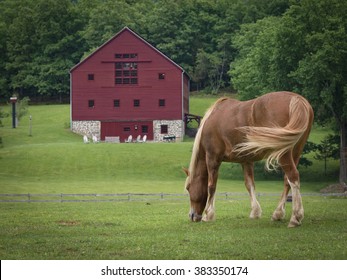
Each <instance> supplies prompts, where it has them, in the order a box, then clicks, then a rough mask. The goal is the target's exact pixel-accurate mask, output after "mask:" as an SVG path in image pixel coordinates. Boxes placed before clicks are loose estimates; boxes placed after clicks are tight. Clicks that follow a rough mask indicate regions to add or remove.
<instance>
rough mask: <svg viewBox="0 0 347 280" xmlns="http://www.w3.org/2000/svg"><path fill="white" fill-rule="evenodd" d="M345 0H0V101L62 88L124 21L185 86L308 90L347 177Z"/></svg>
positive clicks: (257, 91) (57, 93)
mask: <svg viewBox="0 0 347 280" xmlns="http://www.w3.org/2000/svg"><path fill="white" fill-rule="evenodd" d="M346 14H347V1H346V0H342V1H341V0H212V1H211V0H176V1H171V0H140V1H137V0H59V1H56V0H0V101H6V100H8V98H9V97H10V96H12V95H13V94H16V95H17V96H19V97H20V98H22V97H24V96H29V97H30V98H33V97H36V98H37V97H53V98H56V99H62V98H64V97H68V96H69V70H70V69H71V68H72V67H73V66H74V65H75V64H77V63H78V62H79V61H80V60H81V59H83V58H84V57H86V56H87V55H88V54H90V53H91V52H93V51H94V50H95V49H96V48H97V47H98V46H100V45H102V44H103V43H104V42H105V41H107V40H108V39H110V38H111V37H112V36H113V35H114V34H116V33H117V32H118V31H119V30H121V29H122V28H123V27H124V26H128V27H130V28H131V29H133V30H134V31H135V32H137V33H138V34H140V35H141V36H142V37H143V38H144V39H145V40H147V41H148V42H149V43H151V44H152V45H153V46H155V47H157V48H158V49H159V50H160V51H162V52H163V53H165V54H166V55H167V56H169V57H170V58H172V59H173V60H174V61H175V62H176V63H178V64H180V65H181V66H182V67H183V68H184V69H185V70H186V71H187V73H188V74H189V75H190V77H191V78H192V83H191V85H192V90H205V91H206V92H209V93H218V91H219V90H220V89H223V88H229V89H232V90H234V91H237V92H238V94H239V96H240V98H241V99H249V98H253V97H256V96H258V95H261V94H263V93H266V92H269V91H276V90H289V91H296V92H299V93H301V94H302V95H304V96H305V97H307V99H308V100H309V101H310V102H311V104H312V105H313V107H314V111H315V120H316V121H318V122H319V123H321V124H327V123H328V124H329V125H331V124H332V126H333V127H334V128H335V129H336V131H337V132H338V134H339V136H340V159H341V165H340V166H341V168H340V182H345V181H346V180H347V171H346V166H347V63H345V62H346V61H347V40H346V38H347V36H346V35H347V34H346V30H347V17H346V16H345V15H346Z"/></svg>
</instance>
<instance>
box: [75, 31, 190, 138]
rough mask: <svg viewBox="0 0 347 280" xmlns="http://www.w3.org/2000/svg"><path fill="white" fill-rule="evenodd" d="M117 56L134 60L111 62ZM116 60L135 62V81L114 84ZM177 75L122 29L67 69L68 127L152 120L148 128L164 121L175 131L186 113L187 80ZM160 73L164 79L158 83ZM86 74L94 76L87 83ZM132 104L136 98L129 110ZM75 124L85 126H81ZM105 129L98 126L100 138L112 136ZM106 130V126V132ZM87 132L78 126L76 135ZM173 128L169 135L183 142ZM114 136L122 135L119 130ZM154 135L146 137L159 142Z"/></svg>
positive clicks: (178, 72) (177, 70)
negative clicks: (69, 111)
mask: <svg viewBox="0 0 347 280" xmlns="http://www.w3.org/2000/svg"><path fill="white" fill-rule="evenodd" d="M116 53H118V54H125V53H128V54H131V53H134V54H137V57H135V58H116V57H115V54H116ZM116 62H136V63H137V73H138V75H137V79H138V83H137V84H135V85H119V84H116V83H115V71H116V69H115V64H116ZM182 71H183V70H182V69H181V68H180V67H178V66H177V65H176V64H174V63H173V62H172V61H170V60H169V59H168V58H166V57H165V56H163V54H161V53H160V52H158V51H157V50H155V49H154V48H153V47H151V46H150V45H148V44H147V43H146V42H145V41H144V40H142V39H141V38H139V37H137V36H136V35H135V34H134V33H133V32H132V31H130V30H129V29H126V28H125V29H124V30H123V31H121V32H120V33H119V34H117V35H116V36H115V37H114V38H113V39H111V40H110V41H108V42H107V43H105V44H104V45H103V46H102V47H101V48H99V49H98V50H97V51H95V52H94V53H93V54H92V55H90V56H89V57H88V58H87V59H85V60H84V61H82V62H81V63H80V64H78V65H77V66H75V68H73V69H72V71H71V119H72V123H74V124H72V127H76V124H79V125H77V126H78V127H83V126H87V127H88V125H89V124H92V123H93V122H94V121H95V120H97V121H98V122H101V123H107V122H134V123H135V122H138V121H139V120H141V121H143V122H151V123H152V125H151V127H152V128H153V127H154V123H153V120H156V121H154V122H155V123H157V122H158V120H159V121H162V120H165V121H169V123H170V127H171V126H173V127H178V125H176V124H174V123H175V122H182V120H183V116H184V114H185V113H189V78H188V76H187V75H185V74H183V73H182ZM159 73H163V74H164V75H165V79H159ZM88 75H93V79H92V80H89V79H88ZM182 79H183V80H182ZM182 86H183V88H182ZM90 100H93V102H94V106H92V107H90V106H89V101H90ZM115 100H119V104H120V105H119V106H115V105H114V102H115ZM135 100H139V102H140V106H134V101H135ZM159 100H165V106H160V103H159ZM78 121H87V122H86V123H84V124H83V125H80V123H78ZM165 121H164V122H165ZM106 127H107V125H104V126H103V125H102V124H99V129H98V130H99V136H100V137H101V138H104V137H105V136H113V135H107V134H110V133H111V132H110V130H106ZM110 127H111V125H110V126H109V129H111V128H110ZM88 129H89V130H90V129H91V128H83V129H79V131H87V130H88ZM112 129H113V130H112V133H111V134H115V133H116V132H115V130H116V129H120V128H116V127H114V128H112ZM76 130H77V129H76V128H75V131H76ZM95 130H96V129H95ZM174 130H175V133H173V134H174V135H176V134H177V137H181V138H182V136H183V135H184V129H177V131H178V130H179V132H177V131H176V128H175V129H174ZM93 131H94V129H93ZM182 131H183V132H182ZM117 133H118V134H120V135H123V134H124V133H123V132H122V131H120V130H119V131H118V132H117ZM83 134H84V133H83ZM155 135H157V134H156V133H154V134H152V136H151V137H152V139H153V140H155V139H159V138H160V136H158V137H157V136H155ZM114 136H119V135H114ZM133 136H134V137H135V135H133Z"/></svg>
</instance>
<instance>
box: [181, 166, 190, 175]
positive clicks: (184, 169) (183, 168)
mask: <svg viewBox="0 0 347 280" xmlns="http://www.w3.org/2000/svg"><path fill="white" fill-rule="evenodd" d="M182 170H183V172H184V173H185V174H186V175H187V177H188V176H189V170H188V169H187V168H185V167H182Z"/></svg>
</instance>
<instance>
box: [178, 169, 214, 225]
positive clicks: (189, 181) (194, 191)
mask: <svg viewBox="0 0 347 280" xmlns="http://www.w3.org/2000/svg"><path fill="white" fill-rule="evenodd" d="M183 171H184V172H185V173H186V175H187V178H186V183H185V189H186V190H187V191H188V193H189V197H190V211H189V219H190V220H191V221H193V222H200V221H201V219H202V214H203V212H204V209H205V206H206V202H207V196H208V194H207V176H202V175H199V176H191V174H190V172H189V170H188V169H186V168H183Z"/></svg>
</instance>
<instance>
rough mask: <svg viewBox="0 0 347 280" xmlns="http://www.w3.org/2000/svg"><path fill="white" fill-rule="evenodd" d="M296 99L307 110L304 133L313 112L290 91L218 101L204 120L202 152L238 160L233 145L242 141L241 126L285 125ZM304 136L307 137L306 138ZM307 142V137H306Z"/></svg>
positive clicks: (302, 99)
mask: <svg viewBox="0 0 347 280" xmlns="http://www.w3.org/2000/svg"><path fill="white" fill-rule="evenodd" d="M293 98H296V99H298V100H299V102H301V103H305V104H306V106H308V108H309V110H310V114H309V115H310V116H308V117H309V118H310V120H309V122H310V124H309V125H308V131H307V133H305V134H307V136H308V134H309V130H310V128H311V125H312V121H313V111H312V108H311V106H310V105H309V103H308V102H307V101H306V99H304V98H303V97H302V96H300V95H298V94H296V93H292V92H272V93H268V94H265V95H263V96H260V97H258V98H255V99H252V100H248V101H238V100H234V99H230V98H226V99H225V98H224V99H223V100H219V101H218V102H217V103H216V104H215V107H214V109H213V113H211V114H210V116H209V117H208V119H207V120H206V124H205V127H204V128H203V133H202V139H201V140H202V143H203V145H204V146H205V151H207V152H209V153H212V154H216V155H217V156H218V157H220V158H221V157H223V160H227V161H234V160H236V161H238V159H237V156H236V155H235V153H233V150H234V147H235V146H236V145H239V144H240V143H242V142H243V141H244V140H245V136H246V135H245V133H244V132H243V131H242V130H240V128H242V127H267V128H271V127H276V128H278V127H285V126H286V125H287V124H288V123H289V121H290V120H289V119H290V110H291V109H290V103H291V101H292V99H293ZM305 138H306V137H305ZM305 142H306V139H305Z"/></svg>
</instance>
